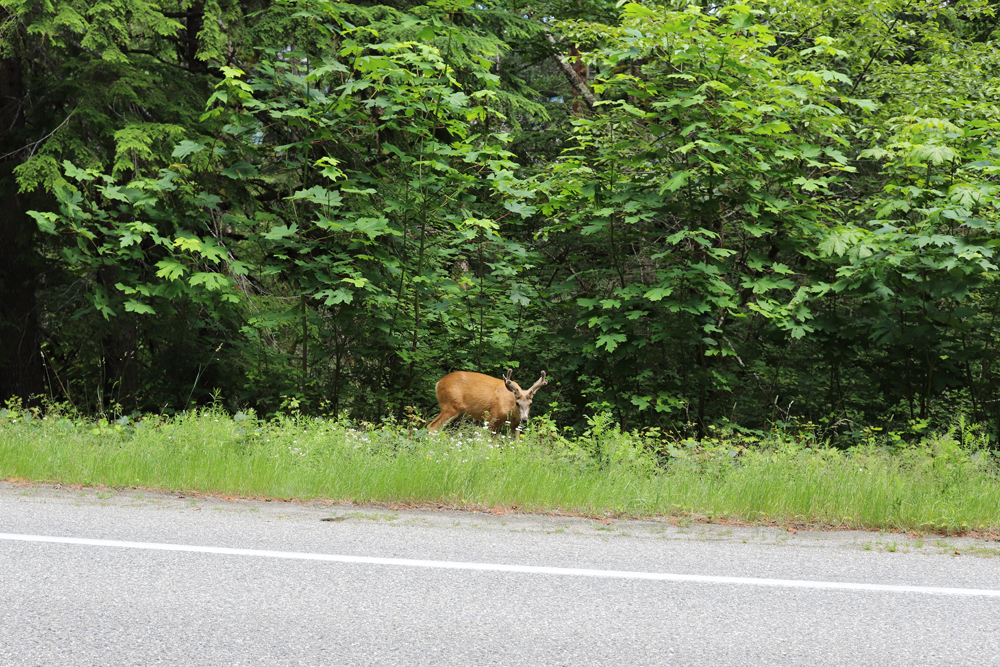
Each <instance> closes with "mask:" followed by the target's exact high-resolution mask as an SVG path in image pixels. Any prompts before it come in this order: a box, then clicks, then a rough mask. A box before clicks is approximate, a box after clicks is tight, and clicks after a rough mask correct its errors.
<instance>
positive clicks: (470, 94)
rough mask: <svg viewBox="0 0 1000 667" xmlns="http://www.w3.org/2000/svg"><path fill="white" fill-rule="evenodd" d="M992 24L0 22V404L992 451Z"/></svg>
mask: <svg viewBox="0 0 1000 667" xmlns="http://www.w3.org/2000/svg"><path fill="white" fill-rule="evenodd" d="M997 6H998V3H997V2H996V0H989V1H987V0H974V1H956V2H941V1H940V0H937V1H934V2H930V1H927V0H905V1H904V0H874V1H871V0H866V1H865V2H860V1H859V0H840V1H837V2H832V1H831V2H817V1H816V0H808V1H807V0H788V1H787V2H757V1H754V2H747V3H745V4H718V5H706V6H701V7H699V6H697V5H687V4H684V3H682V2H663V3H652V2H643V3H631V4H630V3H622V4H620V5H619V4H616V3H614V2H610V1H604V0H573V1H572V2H563V1H560V0H551V1H542V2H523V1H521V0H510V1H503V0H498V1H496V2H492V1H487V2H473V1H472V0H434V1H432V2H429V3H426V4H420V3H415V2H405V1H400V2H382V3H377V2H371V3H367V2H361V3H352V4H339V3H331V2H326V1H323V0H300V1H283V2H278V1H276V2H267V1H264V0H246V1H239V0H216V1H195V0H190V1H180V0H175V1H170V0H160V1H157V0H52V1H51V2H45V3H40V2H35V1H32V0H0V24H2V33H0V43H2V52H0V57H2V59H0V192H2V194H0V197H2V200H0V201H2V204H3V206H2V209H0V401H7V400H10V399H12V398H20V400H21V401H22V402H24V403H25V404H32V403H38V402H39V401H42V400H48V401H54V402H61V403H67V404H69V405H71V406H73V407H74V408H76V409H77V410H80V411H83V412H87V413H97V412H103V411H108V410H119V411H123V412H125V413H131V412H133V411H141V412H146V411H165V412H171V411H179V410H183V409H186V408H188V407H190V406H192V405H204V404H207V403H215V404H220V405H223V406H226V407H228V408H229V409H231V410H233V411H236V410H245V409H248V408H253V409H255V410H256V411H258V413H259V414H262V415H266V414H270V413H273V412H274V411H276V410H278V409H280V408H281V407H282V406H283V405H284V406H286V407H287V406H288V405H295V406H297V407H298V408H299V409H301V410H302V411H304V412H307V413H313V414H319V413H323V414H346V415H348V416H349V417H351V418H354V419H358V420H367V421H369V422H377V421H378V420H380V419H382V418H385V417H387V416H394V417H397V418H398V417H401V416H402V415H403V414H404V411H405V410H406V407H407V406H415V408H416V410H417V411H418V412H419V413H423V414H425V415H426V416H427V418H428V419H429V418H430V417H431V416H433V408H434V405H435V400H434V395H433V386H434V383H435V382H436V380H437V379H438V378H439V377H440V376H442V375H443V374H445V373H447V372H450V371H453V370H460V369H464V370H475V371H482V372H486V373H490V374H494V375H497V376H499V375H500V374H501V373H502V372H503V370H504V369H506V368H508V367H513V368H514V369H515V371H514V379H515V380H520V381H521V382H522V384H525V383H527V384H530V383H531V382H533V381H534V379H536V378H537V377H538V374H539V371H541V370H545V371H547V372H548V374H549V377H550V378H551V379H552V380H553V382H550V384H549V385H548V386H547V387H546V388H545V390H544V392H543V393H540V394H539V396H538V399H537V401H536V408H535V410H534V411H533V412H535V413H536V414H538V413H540V412H549V413H550V414H551V415H552V416H553V418H555V419H556V420H557V421H559V422H560V423H562V424H564V425H567V426H574V425H579V424H581V423H583V420H584V418H585V416H586V415H588V414H593V413H594V412H595V411H610V412H611V413H612V414H613V416H614V418H615V419H617V420H618V421H619V423H620V424H621V425H622V426H623V427H624V428H626V429H631V428H639V427H659V428H660V429H663V430H664V431H668V432H671V431H672V432H684V433H691V432H693V433H695V434H699V433H702V434H703V433H705V432H707V431H708V430H709V429H710V427H713V426H714V427H720V426H726V427H729V428H742V429H750V430H755V429H765V428H768V427H770V426H771V425H774V424H776V423H777V424H781V423H788V422H792V421H795V422H797V423H800V424H807V423H811V424H812V425H813V426H811V427H810V428H815V429H817V431H818V432H820V433H822V434H823V435H824V436H825V437H831V438H834V439H835V438H837V437H839V436H840V435H845V434H851V433H856V432H859V431H860V430H862V429H865V428H869V429H871V428H883V429H887V430H896V431H898V432H901V433H914V434H915V433H920V432H922V431H924V430H926V429H928V428H935V427H940V426H941V425H947V424H948V423H950V421H951V420H953V419H954V418H955V417H956V416H957V415H964V416H967V417H968V418H969V419H971V420H973V421H976V422H979V423H984V424H989V425H991V426H990V427H991V428H992V429H993V430H995V431H996V430H1000V377H998V372H1000V366H998V343H1000V331H998V328H1000V322H998V315H1000V282H998V279H997V278H998V269H997V265H998V264H1000V262H998V259H997V252H998V247H1000V234H998V229H997V226H998V223H1000V216H998V208H997V204H998V181H1000V148H998V144H997V139H998V136H1000V50H998V48H997V46H998V45H997V40H998V37H1000V32H998V29H997V28H998V23H997V20H998V19H997V17H996V16H995V10H996V9H997Z"/></svg>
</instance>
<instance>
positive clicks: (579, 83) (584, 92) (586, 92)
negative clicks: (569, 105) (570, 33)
mask: <svg viewBox="0 0 1000 667" xmlns="http://www.w3.org/2000/svg"><path fill="white" fill-rule="evenodd" d="M545 37H546V38H547V39H548V40H549V42H551V43H552V44H558V42H556V38H555V37H553V36H552V33H551V32H549V31H548V29H547V28H546V30H545ZM552 55H553V57H554V58H555V59H556V62H557V63H559V66H560V67H561V68H562V71H563V73H564V74H565V75H566V78H567V79H569V83H570V85H571V86H573V89H574V90H576V92H578V93H579V94H580V97H582V98H583V101H584V102H586V103H587V108H588V109H590V110H591V111H593V109H594V106H595V105H596V104H597V98H596V97H594V93H592V92H591V91H590V88H589V87H588V86H587V82H586V81H584V80H583V79H581V78H580V75H579V74H577V72H576V70H575V69H573V66H572V65H570V64H569V62H567V60H566V59H565V58H563V57H562V54H559V53H554V54H552Z"/></svg>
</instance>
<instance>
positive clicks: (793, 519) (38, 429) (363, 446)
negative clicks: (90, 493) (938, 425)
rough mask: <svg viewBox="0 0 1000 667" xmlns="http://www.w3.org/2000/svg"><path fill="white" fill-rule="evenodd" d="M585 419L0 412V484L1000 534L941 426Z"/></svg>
mask: <svg viewBox="0 0 1000 667" xmlns="http://www.w3.org/2000/svg"><path fill="white" fill-rule="evenodd" d="M591 427H592V428H590V429H589V430H588V431H587V432H586V433H585V434H584V435H583V436H582V437H580V438H576V439H567V438H565V437H562V436H561V435H559V434H558V433H557V432H556V431H555V430H554V429H553V428H551V426H550V425H546V424H545V423H544V421H543V422H542V423H541V424H540V425H539V428H538V429H537V430H535V431H534V432H532V433H529V434H528V435H527V436H525V437H524V438H522V439H521V440H520V441H518V442H513V441H511V440H510V439H496V438H493V437H491V436H490V435H489V434H488V433H486V432H484V431H483V430H482V429H480V428H475V427H472V426H469V427H466V428H464V429H460V430H459V431H457V432H455V433H450V434H442V435H438V436H433V437H428V436H427V434H426V432H425V431H416V432H412V431H410V430H408V429H406V428H403V427H400V426H396V425H392V424H389V425H383V426H381V427H379V428H371V427H368V428H356V427H353V426H351V425H349V424H346V423H341V422H337V421H331V420H325V419H312V418H304V417H286V418H282V419H278V420H275V421H270V422H263V421H260V420H257V419H255V418H253V416H252V415H251V416H247V415H242V414H240V415H237V416H236V417H232V416H229V415H227V414H225V413H223V412H220V411H213V410H204V411H199V412H191V413H187V414H184V415H181V416H178V417H172V418H166V417H155V416H151V417H146V418H143V419H140V420H136V421H133V420H130V419H128V418H121V419H119V420H118V421H108V420H100V421H96V422H95V421H90V420H84V419H80V418H75V417H70V416H64V415H59V414H49V415H44V416H43V415H39V414H37V413H31V412H28V411H24V410H0V479H10V478H19V479H27V480H32V481H50V482H61V483H67V484H83V485H105V486H109V487H120V486H134V487H146V488H157V489H166V490H183V491H191V492H200V493H208V494H224V495H234V496H244V497H271V498H286V499H291V498H295V499H303V500H305V499H315V498H324V499H332V500H351V501H355V502H360V503H365V502H385V503H401V504H410V503H412V504H423V503H439V504H447V505H450V506H456V507H477V508H482V507H501V508H517V509H519V510H523V511H538V512H565V513H573V514H583V515H588V516H607V515H614V516H620V517H640V516H676V517H688V518H693V519H711V520H720V521H721V520H731V521H741V522H778V523H803V524H822V525H826V526H834V527H844V528H865V529H888V530H918V531H922V532H942V533H953V534H954V533H963V532H967V531H982V532H987V533H996V532H998V531H1000V475H998V459H997V457H996V455H995V454H994V453H992V452H990V451H988V450H986V449H984V448H982V447H980V446H978V445H977V444H976V443H975V442H966V443H965V444H964V445H963V444H962V443H960V442H959V440H965V439H966V438H964V437H962V436H959V437H958V438H956V436H955V435H954V433H946V434H941V435H938V436H935V437H933V438H927V439H924V440H923V441H922V442H920V443H919V444H916V445H909V446H903V445H899V443H897V444H896V446H893V447H888V446H881V445H879V443H874V442H869V443H866V444H864V445H859V446H857V447H854V448H852V449H849V450H837V449H832V448H827V447H823V446H816V445H815V443H808V442H806V443H804V442H803V441H802V439H796V438H794V437H786V436H784V435H782V434H780V433H775V434H773V437H769V438H767V439H765V440H763V441H761V440H751V439H747V438H742V437H739V436H736V435H732V434H729V435H723V436H720V437H719V438H716V439H713V440H711V441H703V442H700V443H699V442H694V441H690V440H689V441H668V440H665V439H663V438H662V436H659V435H658V434H655V433H652V434H650V433H647V434H637V433H630V434H627V433H621V432H620V431H619V430H618V429H617V427H615V426H614V425H613V424H610V422H609V421H608V420H606V419H595V420H594V421H593V422H592V423H591ZM810 445H812V446H810Z"/></svg>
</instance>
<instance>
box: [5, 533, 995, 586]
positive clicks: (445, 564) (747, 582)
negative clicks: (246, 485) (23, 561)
mask: <svg viewBox="0 0 1000 667" xmlns="http://www.w3.org/2000/svg"><path fill="white" fill-rule="evenodd" d="M0 540H8V541H14V542H46V543H50V544H73V545H80V546H92V547H115V548H120V549H145V550H149V551H180V552H186V553H202V554H219V555H224V556H256V557H261V558H285V559H292V560H315V561H325V562H330V563H348V564H352V565H389V566H396V567H422V568H431V569H439V570H472V571H479V572H510V573H514V574H550V575H557V576H564V577H592V578H605V579H645V580H648V581H674V582H682V583H696V584H730V585H737V586H771V587H778V588H813V589H822V590H842V591H867V592H879V593H920V594H925V595H964V596H969V597H1000V590H990V589H983V588H944V587H937V586H897V585H891V584H861V583H852V582H844V581H808V580H803V579H758V578H754V577H720V576H713V575H702V574H670V573H666V572H629V571H624V570H589V569H582V568H572V567H544V566H537V565H503V564H500V563H466V562H455V561H441V560H415V559H411V558H377V557H374V556H340V555H335V554H313V553H303V552H297V551H267V550H260V549H231V548H229V547H201V546H194V545H188V544H161V543H156V542H123V541H119V540H94V539H87V538H80V537H50V536H47V535H18V534H14V533H0Z"/></svg>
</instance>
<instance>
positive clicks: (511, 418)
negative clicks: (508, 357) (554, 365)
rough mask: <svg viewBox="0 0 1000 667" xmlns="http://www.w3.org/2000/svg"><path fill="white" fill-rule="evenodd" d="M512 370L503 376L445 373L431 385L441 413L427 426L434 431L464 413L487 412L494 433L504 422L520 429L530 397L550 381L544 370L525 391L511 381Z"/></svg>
mask: <svg viewBox="0 0 1000 667" xmlns="http://www.w3.org/2000/svg"><path fill="white" fill-rule="evenodd" d="M513 372H514V369H513V368H511V369H509V370H508V371H507V375H505V376H504V377H503V379H502V380H499V379H497V378H495V377H490V376H489V375H483V374H482V373H470V372H468V371H457V372H455V373H449V374H448V375H445V376H444V377H443V378H441V379H440V380H438V383H437V384H436V385H435V386H434V391H435V392H436V393H437V399H438V404H439V405H440V406H441V414H439V415H438V416H437V417H435V418H434V421H432V422H431V423H430V424H428V425H427V430H428V431H437V430H438V429H440V428H441V427H442V426H444V425H445V424H447V423H448V422H450V421H451V420H452V419H454V418H455V417H458V416H459V415H463V414H464V415H468V416H469V417H471V418H472V419H474V420H476V421H482V420H483V418H484V416H485V415H486V414H487V413H488V414H489V419H490V429H491V430H492V431H493V432H494V433H496V432H497V431H498V430H499V429H500V426H501V425H503V424H504V423H508V424H510V425H511V431H512V432H513V431H514V430H515V429H516V430H518V431H520V430H521V429H523V428H524V427H525V425H526V424H527V423H528V412H529V411H530V410H531V399H532V398H534V396H535V392H536V391H538V390H539V389H541V387H542V386H543V385H546V384H548V383H549V381H548V380H546V379H545V371H542V377H540V378H538V382H536V383H535V384H533V385H531V388H530V389H528V390H527V391H525V390H523V389H521V387H519V386H518V384H517V383H516V382H511V381H510V376H511V374H512V373H513Z"/></svg>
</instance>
